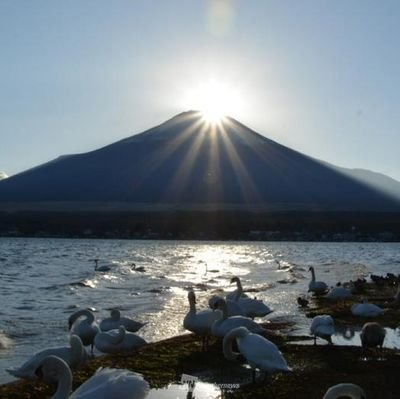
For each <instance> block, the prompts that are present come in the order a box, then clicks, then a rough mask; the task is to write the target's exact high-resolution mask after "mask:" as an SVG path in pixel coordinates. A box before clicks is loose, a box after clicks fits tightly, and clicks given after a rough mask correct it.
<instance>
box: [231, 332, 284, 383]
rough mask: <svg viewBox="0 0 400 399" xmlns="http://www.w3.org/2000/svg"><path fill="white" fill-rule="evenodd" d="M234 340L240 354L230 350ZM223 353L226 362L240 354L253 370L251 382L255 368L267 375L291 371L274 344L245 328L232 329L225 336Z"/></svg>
mask: <svg viewBox="0 0 400 399" xmlns="http://www.w3.org/2000/svg"><path fill="white" fill-rule="evenodd" d="M235 339H236V342H237V345H238V348H239V352H240V353H235V352H233V350H232V343H233V341H234V340H235ZM223 352H224V356H225V357H226V358H227V359H228V360H235V359H236V358H237V357H238V356H239V354H242V355H243V356H244V357H245V358H246V360H247V363H248V364H249V365H250V367H251V368H252V370H253V382H254V380H255V369H256V368H258V369H260V370H262V371H265V372H266V373H268V374H272V373H276V372H287V371H291V368H290V367H288V365H287V363H286V360H285V358H284V357H283V356H282V353H281V352H280V351H279V349H278V347H277V346H276V345H275V344H274V343H272V342H271V341H269V340H268V339H266V338H264V337H262V336H261V335H258V334H253V333H251V332H250V331H249V330H248V329H247V328H245V327H237V328H234V329H233V330H231V331H229V332H228V333H227V334H226V335H225V337H224V340H223Z"/></svg>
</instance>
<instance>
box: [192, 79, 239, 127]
mask: <svg viewBox="0 0 400 399" xmlns="http://www.w3.org/2000/svg"><path fill="white" fill-rule="evenodd" d="M185 106H186V107H187V108H190V109H196V110H198V111H200V112H201V113H202V115H203V118H204V120H206V121H207V122H209V123H213V124H214V123H218V122H220V121H221V120H222V119H223V118H224V117H226V116H235V115H237V113H238V112H240V94H239V91H238V90H237V89H236V88H234V87H233V86H230V85H228V84H227V83H223V82H220V81H217V80H215V79H210V80H208V81H206V82H204V83H202V84H199V85H198V86H197V87H195V88H193V89H190V90H189V91H188V93H187V96H186V99H185Z"/></svg>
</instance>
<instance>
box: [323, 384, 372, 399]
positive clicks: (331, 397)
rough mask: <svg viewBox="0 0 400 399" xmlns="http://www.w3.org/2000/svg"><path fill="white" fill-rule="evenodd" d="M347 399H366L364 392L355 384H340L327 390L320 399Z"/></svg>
mask: <svg viewBox="0 0 400 399" xmlns="http://www.w3.org/2000/svg"><path fill="white" fill-rule="evenodd" d="M341 397H349V398H351V399H367V395H366V393H365V391H364V390H363V389H362V388H361V387H360V386H359V385H356V384H351V383H342V384H336V385H333V386H331V387H330V388H328V390H327V391H326V392H325V395H324V397H323V398H322V399H339V398H341Z"/></svg>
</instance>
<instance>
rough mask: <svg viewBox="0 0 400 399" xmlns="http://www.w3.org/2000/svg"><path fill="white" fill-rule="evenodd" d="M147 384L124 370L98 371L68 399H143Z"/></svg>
mask: <svg viewBox="0 0 400 399" xmlns="http://www.w3.org/2000/svg"><path fill="white" fill-rule="evenodd" d="M148 391H149V384H148V383H147V381H145V380H144V379H143V377H142V376H141V375H140V374H137V373H134V372H132V371H129V370H125V369H111V368H104V369H99V370H98V371H97V372H96V374H95V375H93V376H92V377H91V378H90V379H89V380H87V381H86V382H84V383H83V384H82V385H81V386H80V387H79V388H78V389H77V390H76V391H75V392H74V393H73V394H72V395H71V396H70V399H117V398H118V399H120V398H124V399H143V398H145V397H146V396H147V393H148Z"/></svg>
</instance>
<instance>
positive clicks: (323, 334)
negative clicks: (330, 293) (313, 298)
mask: <svg viewBox="0 0 400 399" xmlns="http://www.w3.org/2000/svg"><path fill="white" fill-rule="evenodd" d="M310 332H311V335H313V336H314V345H316V344H317V337H320V338H323V339H325V340H326V341H328V342H329V343H330V344H331V343H332V338H331V336H332V335H333V334H335V326H334V322H333V319H332V317H331V316H329V315H321V316H315V317H314V318H313V319H312V322H311V327H310Z"/></svg>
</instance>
